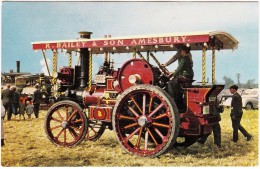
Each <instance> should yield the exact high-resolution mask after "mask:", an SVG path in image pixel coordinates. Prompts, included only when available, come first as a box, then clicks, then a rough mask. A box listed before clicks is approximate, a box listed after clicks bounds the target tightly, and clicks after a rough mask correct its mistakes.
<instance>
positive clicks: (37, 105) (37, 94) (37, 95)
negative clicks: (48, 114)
mask: <svg viewBox="0 0 260 169" xmlns="http://www.w3.org/2000/svg"><path fill="white" fill-rule="evenodd" d="M35 88H36V90H35V91H34V92H33V106H34V115H35V118H38V117H39V108H40V102H41V91H40V89H39V85H38V84H36V85H35Z"/></svg>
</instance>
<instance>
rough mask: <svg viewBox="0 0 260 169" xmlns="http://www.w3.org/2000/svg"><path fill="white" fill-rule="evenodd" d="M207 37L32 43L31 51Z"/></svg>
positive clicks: (192, 40) (205, 38)
mask: <svg viewBox="0 0 260 169" xmlns="http://www.w3.org/2000/svg"><path fill="white" fill-rule="evenodd" d="M208 40H209V36H208V35H194V36H169V37H151V38H134V39H103V40H91V39H88V40H84V41H83V40H77V41H70V42H50V43H34V44H33V49H34V50H37V49H71V48H93V47H117V46H129V47H130V46H141V45H143V46H146V45H167V44H181V43H200V42H207V41H208Z"/></svg>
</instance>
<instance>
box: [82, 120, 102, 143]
mask: <svg viewBox="0 0 260 169" xmlns="http://www.w3.org/2000/svg"><path fill="white" fill-rule="evenodd" d="M105 129H106V125H105V124H104V123H103V122H101V121H96V120H94V121H89V123H88V133H87V136H86V139H87V140H89V141H96V140H97V139H99V138H100V137H101V136H102V134H103V133H104V131H105Z"/></svg>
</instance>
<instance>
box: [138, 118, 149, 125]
mask: <svg viewBox="0 0 260 169" xmlns="http://www.w3.org/2000/svg"><path fill="white" fill-rule="evenodd" d="M148 123H149V121H148V119H147V117H145V116H142V117H140V118H139V119H138V124H139V125H140V126H141V127H144V126H147V124H148Z"/></svg>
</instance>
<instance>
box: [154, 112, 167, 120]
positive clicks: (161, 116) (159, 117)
mask: <svg viewBox="0 0 260 169" xmlns="http://www.w3.org/2000/svg"><path fill="white" fill-rule="evenodd" d="M166 116H167V114H166V113H164V114H161V115H159V116H157V117H155V118H152V119H153V120H157V119H161V118H163V117H166Z"/></svg>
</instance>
